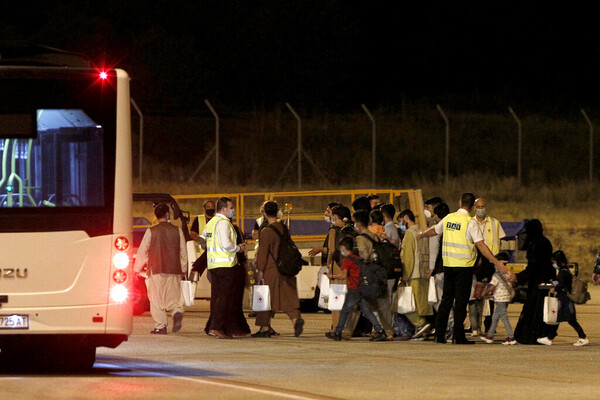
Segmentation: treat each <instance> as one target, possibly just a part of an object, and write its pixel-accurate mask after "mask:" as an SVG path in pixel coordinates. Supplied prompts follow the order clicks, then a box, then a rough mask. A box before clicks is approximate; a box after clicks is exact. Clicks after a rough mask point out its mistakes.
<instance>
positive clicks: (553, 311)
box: [544, 296, 558, 325]
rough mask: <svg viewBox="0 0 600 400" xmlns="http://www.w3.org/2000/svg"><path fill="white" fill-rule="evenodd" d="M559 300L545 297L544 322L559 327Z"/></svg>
mask: <svg viewBox="0 0 600 400" xmlns="http://www.w3.org/2000/svg"><path fill="white" fill-rule="evenodd" d="M557 318H558V299H557V298H556V297H550V296H546V297H544V322H545V323H547V324H548V325H558V322H556V321H557Z"/></svg>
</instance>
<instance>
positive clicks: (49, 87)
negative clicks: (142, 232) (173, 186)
mask: <svg viewBox="0 0 600 400" xmlns="http://www.w3.org/2000/svg"><path fill="white" fill-rule="evenodd" d="M2 50H3V49H2V48H0V99H1V100H0V157H1V160H0V163H1V164H0V169H1V176H0V364H2V366H3V367H5V368H6V367H8V368H10V365H11V363H13V362H15V361H22V362H23V361H24V362H25V363H28V362H32V363H33V362H38V363H39V362H45V363H46V364H47V365H48V366H51V367H52V368H53V369H55V368H61V367H65V368H69V369H73V368H76V369H85V368H91V367H92V366H93V364H94V361H95V354H96V347H99V346H106V347H111V348H114V347H116V346H118V345H119V344H120V343H122V342H123V341H125V340H127V338H128V336H129V335H130V334H131V331H132V310H131V304H130V302H128V301H127V298H128V294H129V290H130V286H131V278H132V265H131V262H130V258H131V249H130V247H131V246H130V243H131V242H132V211H131V210H132V182H131V168H132V165H131V137H130V136H131V133H130V131H131V129H130V111H129V110H130V103H129V102H130V98H129V77H128V75H127V73H126V72H125V71H123V70H119V69H112V70H107V71H99V70H97V69H95V68H89V64H88V63H86V62H85V60H82V59H81V58H79V57H78V56H77V55H74V54H70V53H61V52H59V51H53V49H42V50H43V51H44V52H45V53H46V54H42V55H40V54H36V52H37V51H38V50H39V49H31V48H29V49H26V50H22V51H21V52H20V53H19V52H18V51H14V52H13V51H12V50H13V49H10V48H9V49H8V50H7V49H4V53H3V52H2ZM11 54H12V55H14V57H12V58H11V57H10V55H11ZM63 61H64V62H63ZM82 61H84V62H83V63H82ZM48 64H53V65H54V66H49V65H48ZM82 66H83V67H84V68H82ZM39 355H43V357H38V356H39ZM29 360H31V361H29ZM42 365H43V364H42Z"/></svg>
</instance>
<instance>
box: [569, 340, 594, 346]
mask: <svg viewBox="0 0 600 400" xmlns="http://www.w3.org/2000/svg"><path fill="white" fill-rule="evenodd" d="M588 344H590V339H588V338H585V339H579V340H578V341H576V342H575V343H573V346H587V345H588Z"/></svg>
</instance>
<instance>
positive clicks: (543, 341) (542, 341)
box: [537, 337, 581, 346]
mask: <svg viewBox="0 0 600 400" xmlns="http://www.w3.org/2000/svg"><path fill="white" fill-rule="evenodd" d="M580 340H581V339H580ZM537 342H538V343H539V344H545V345H546V346H552V340H550V339H548V338H547V337H541V338H538V340H537Z"/></svg>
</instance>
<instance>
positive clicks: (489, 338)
mask: <svg viewBox="0 0 600 400" xmlns="http://www.w3.org/2000/svg"><path fill="white" fill-rule="evenodd" d="M479 338H480V339H481V340H483V341H484V342H486V343H487V344H492V343H494V338H491V337H489V336H488V335H483V336H480V337H479Z"/></svg>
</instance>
